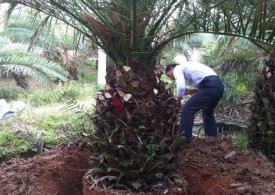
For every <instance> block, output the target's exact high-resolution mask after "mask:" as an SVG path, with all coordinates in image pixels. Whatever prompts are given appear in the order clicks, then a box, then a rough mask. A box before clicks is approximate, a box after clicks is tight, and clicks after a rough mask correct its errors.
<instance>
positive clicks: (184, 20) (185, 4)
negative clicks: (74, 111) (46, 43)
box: [2, 0, 275, 190]
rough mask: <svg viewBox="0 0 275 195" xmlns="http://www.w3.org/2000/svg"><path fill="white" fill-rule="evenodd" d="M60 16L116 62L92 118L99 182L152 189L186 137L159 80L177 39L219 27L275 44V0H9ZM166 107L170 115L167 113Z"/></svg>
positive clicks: (167, 176) (166, 174)
mask: <svg viewBox="0 0 275 195" xmlns="http://www.w3.org/2000/svg"><path fill="white" fill-rule="evenodd" d="M2 2H13V3H19V4H23V5H26V6H29V7H32V8H34V9H37V10H40V11H42V12H45V13H47V14H49V15H51V16H54V17H56V18H58V19H60V20H62V21H64V22H65V23H67V24H68V25H71V26H73V27H74V28H75V29H77V30H79V31H80V32H81V33H83V34H84V35H85V36H86V37H88V38H90V39H91V40H92V41H93V42H94V43H95V44H96V45H98V46H99V47H101V48H102V49H103V50H104V51H105V52H106V53H107V54H108V56H109V57H110V58H111V59H112V60H113V61H114V64H115V66H114V67H111V68H109V70H108V73H107V85H106V88H105V90H103V91H102V92H101V94H99V95H98V97H97V105H96V115H95V116H94V117H93V121H94V124H95V128H96V129H95V133H94V135H93V138H92V139H93V142H92V143H93V148H94V152H95V153H94V156H93V157H92V158H91V163H92V164H93V166H94V167H95V168H94V169H91V170H90V171H89V172H88V173H87V175H86V179H87V180H90V181H91V185H92V186H93V187H95V186H97V185H102V186H105V185H106V186H108V187H124V188H130V189H132V190H146V189H148V188H150V187H151V186H152V185H154V184H158V182H159V181H160V180H162V181H167V182H168V181H170V182H173V181H174V180H173V179H174V178H175V174H173V173H174V172H175V171H176V170H177V160H178V158H177V155H175V154H176V153H177V152H178V150H179V148H180V145H181V140H178V139H177V138H178V137H177V136H172V135H173V132H174V130H175V129H176V128H177V111H176V109H175V108H176V102H175V100H174V99H173V98H171V94H172V93H171V91H170V90H169V89H166V85H165V83H164V82H162V81H160V79H159V77H160V75H161V74H160V70H159V69H158V66H157V65H158V64H157V63H156V62H157V59H158V56H159V54H160V52H161V50H162V49H163V48H164V47H165V46H166V45H167V44H169V43H170V42H171V41H173V40H175V39H176V38H179V37H183V36H186V35H189V34H194V33H214V34H223V35H231V36H238V37H244V38H247V39H249V40H251V41H253V43H255V44H257V45H258V46H259V47H261V48H263V49H265V50H266V51H268V50H269V48H267V47H265V46H263V45H262V44H267V45H271V46H274V36H275V34H274V25H272V24H273V21H272V19H273V17H274V14H275V13H274V11H273V10H274V3H273V2H270V1H267V0H264V1H251V0H235V1H229V0H215V1H214V0H213V1H211V0H210V1H188V0H140V1H136V0H101V1H90V0H63V1H55V0H43V1H42V0H2ZM166 113H167V114H166Z"/></svg>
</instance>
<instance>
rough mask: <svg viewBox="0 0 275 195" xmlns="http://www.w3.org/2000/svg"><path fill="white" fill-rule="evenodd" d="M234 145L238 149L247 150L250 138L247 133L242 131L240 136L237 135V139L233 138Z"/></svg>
mask: <svg viewBox="0 0 275 195" xmlns="http://www.w3.org/2000/svg"><path fill="white" fill-rule="evenodd" d="M233 143H234V145H235V146H236V147H237V148H239V149H241V150H245V149H246V148H247V145H248V136H247V133H246V131H242V132H240V133H239V134H237V135H236V137H235V138H233Z"/></svg>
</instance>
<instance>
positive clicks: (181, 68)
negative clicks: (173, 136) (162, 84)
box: [165, 62, 224, 143]
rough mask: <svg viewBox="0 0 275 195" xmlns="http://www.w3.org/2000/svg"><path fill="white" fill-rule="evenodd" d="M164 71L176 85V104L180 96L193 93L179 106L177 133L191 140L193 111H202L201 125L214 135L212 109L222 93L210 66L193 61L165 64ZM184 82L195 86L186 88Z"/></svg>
mask: <svg viewBox="0 0 275 195" xmlns="http://www.w3.org/2000/svg"><path fill="white" fill-rule="evenodd" d="M165 74H166V75H167V76H168V77H169V78H170V79H172V80H175V81H176V85H177V100H178V102H179V103H180V102H181V99H182V97H183V96H184V95H188V94H193V93H195V95H193V96H192V97H191V98H190V99H189V100H188V101H187V102H186V103H185V105H184V106H183V107H182V111H181V120H180V129H179V130H178V134H179V135H183V134H184V135H185V136H186V143H191V142H192V129H193V123H194V116H195V113H196V112H198V111H199V110H202V116H203V125H204V130H205V134H206V135H207V136H213V137H215V136H217V126H216V121H215V117H214V109H215V107H216V106H217V104H218V102H219V100H220V99H221V98H222V96H223V92H224V85H223V83H222V81H221V80H220V79H219V77H218V76H217V74H216V73H215V72H214V70H212V69H211V68H210V67H208V66H206V65H204V64H201V63H197V62H185V63H184V64H181V65H179V64H169V65H167V66H166V68H165ZM186 83H187V84H190V85H192V86H194V87H196V89H187V88H186Z"/></svg>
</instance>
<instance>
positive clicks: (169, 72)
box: [165, 64, 178, 80]
mask: <svg viewBox="0 0 275 195" xmlns="http://www.w3.org/2000/svg"><path fill="white" fill-rule="evenodd" d="M177 65H178V64H168V65H166V68H165V74H166V75H167V76H168V77H169V78H170V79H172V80H175V77H174V73H173V71H174V68H175V67H176V66H177Z"/></svg>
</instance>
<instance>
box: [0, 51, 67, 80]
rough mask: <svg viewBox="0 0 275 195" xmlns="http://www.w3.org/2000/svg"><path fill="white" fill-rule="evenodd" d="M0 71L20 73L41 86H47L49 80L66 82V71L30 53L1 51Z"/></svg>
mask: <svg viewBox="0 0 275 195" xmlns="http://www.w3.org/2000/svg"><path fill="white" fill-rule="evenodd" d="M0 70H1V71H2V72H4V73H21V74H22V75H25V76H29V77H32V78H33V79H36V80H38V81H39V82H41V83H42V84H48V83H49V82H50V79H51V78H59V79H60V80H62V81H66V76H67V73H66V71H65V70H64V69H63V68H62V67H61V66H59V65H58V64H55V63H53V62H49V61H47V60H46V59H43V58H41V57H40V56H38V55H35V54H33V53H30V52H19V51H1V52H0Z"/></svg>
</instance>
